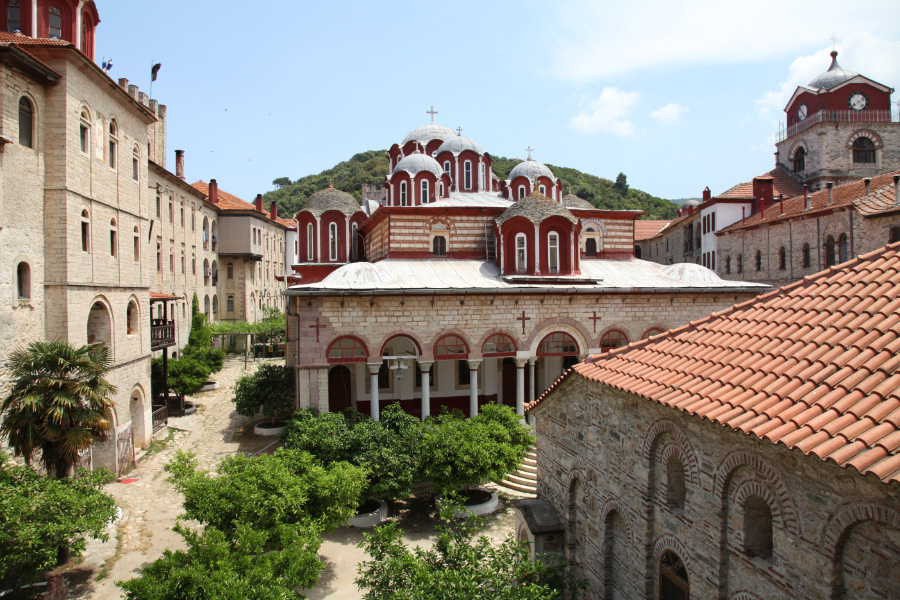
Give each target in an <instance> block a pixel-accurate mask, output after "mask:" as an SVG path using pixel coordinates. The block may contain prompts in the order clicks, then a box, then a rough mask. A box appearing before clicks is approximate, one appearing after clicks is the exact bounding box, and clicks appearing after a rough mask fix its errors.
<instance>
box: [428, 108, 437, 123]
mask: <svg viewBox="0 0 900 600" xmlns="http://www.w3.org/2000/svg"><path fill="white" fill-rule="evenodd" d="M425 114H426V115H431V122H432V123H434V115H436V114H438V111H436V110H434V104H432V105H431V110H426V111H425Z"/></svg>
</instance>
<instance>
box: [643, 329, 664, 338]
mask: <svg viewBox="0 0 900 600" xmlns="http://www.w3.org/2000/svg"><path fill="white" fill-rule="evenodd" d="M661 333H663V330H662V329H660V328H659V327H651V328H650V329H648V330H647V331H645V332H644V335H642V336H641V339H642V340H646V339H647V338H649V337H650V336H653V335H659V334H661Z"/></svg>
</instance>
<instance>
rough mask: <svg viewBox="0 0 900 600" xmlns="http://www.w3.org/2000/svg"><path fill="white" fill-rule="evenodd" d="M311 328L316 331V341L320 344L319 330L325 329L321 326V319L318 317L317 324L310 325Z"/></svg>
mask: <svg viewBox="0 0 900 600" xmlns="http://www.w3.org/2000/svg"><path fill="white" fill-rule="evenodd" d="M309 328H310V329H315V330H316V341H317V342H318V341H319V330H320V329H325V325H319V317H316V324H315V325H310V326H309Z"/></svg>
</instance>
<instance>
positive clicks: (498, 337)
mask: <svg viewBox="0 0 900 600" xmlns="http://www.w3.org/2000/svg"><path fill="white" fill-rule="evenodd" d="M516 350H517V348H516V342H515V341H514V340H513V339H512V338H511V337H509V336H508V335H506V334H505V333H495V334H493V335H492V336H490V337H489V338H488V339H486V340H484V344H482V345H481V355H482V356H484V357H485V358H490V357H495V356H515V355H516Z"/></svg>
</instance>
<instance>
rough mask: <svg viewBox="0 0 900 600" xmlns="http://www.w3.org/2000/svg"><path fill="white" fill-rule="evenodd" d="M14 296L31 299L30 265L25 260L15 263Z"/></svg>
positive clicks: (20, 298)
mask: <svg viewBox="0 0 900 600" xmlns="http://www.w3.org/2000/svg"><path fill="white" fill-rule="evenodd" d="M16 298H17V299H19V300H30V299H31V267H30V266H29V265H28V263H27V262H25V261H22V262H20V263H19V264H18V265H16Z"/></svg>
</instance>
